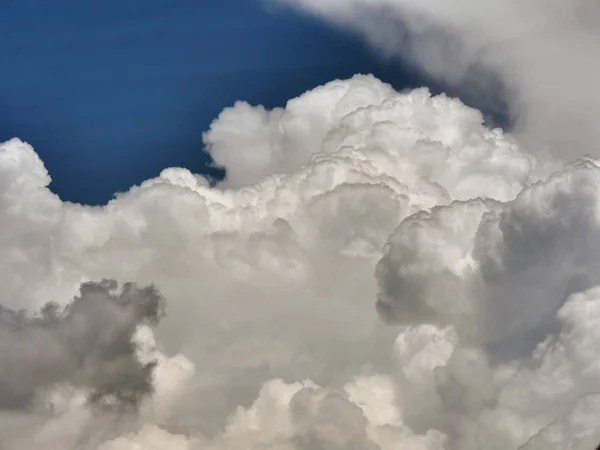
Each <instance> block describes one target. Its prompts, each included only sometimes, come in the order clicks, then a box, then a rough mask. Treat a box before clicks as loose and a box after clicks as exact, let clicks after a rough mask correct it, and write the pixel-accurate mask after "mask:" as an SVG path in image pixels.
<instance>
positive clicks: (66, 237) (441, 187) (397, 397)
mask: <svg viewBox="0 0 600 450" xmlns="http://www.w3.org/2000/svg"><path fill="white" fill-rule="evenodd" d="M205 140H206V143H207V150H208V151H209V152H211V153H212V154H213V155H214V156H215V159H216V160H217V162H218V163H219V164H222V165H224V166H225V168H226V169H227V173H228V179H227V180H225V182H224V183H222V184H220V185H218V186H216V187H211V185H210V184H209V183H208V181H207V180H206V179H204V178H203V177H202V176H199V175H195V174H192V173H190V172H189V171H187V170H185V169H177V168H170V169H167V170H165V171H163V172H162V173H161V175H160V176H159V177H157V178H155V179H152V180H147V181H146V182H144V183H142V184H141V185H140V186H136V187H133V188H132V189H131V190H130V191H129V192H126V193H123V194H120V195H119V196H118V197H117V198H116V199H114V200H113V201H111V202H110V203H109V204H107V205H105V206H102V207H88V206H83V205H76V204H71V203H67V202H62V201H61V200H60V199H59V198H57V197H56V196H55V195H53V194H52V193H51V192H50V191H49V189H48V184H49V182H50V178H49V176H48V174H47V172H46V170H45V168H44V166H43V163H42V162H41V161H40V159H39V158H38V156H37V154H36V153H35V152H34V150H33V149H32V148H31V147H30V146H29V145H27V144H25V143H23V142H21V141H19V140H12V141H9V142H7V143H4V144H1V145H0V180H1V181H0V226H1V227H2V229H3V230H4V231H3V234H2V236H3V237H2V239H1V240H0V256H1V258H0V261H2V263H3V264H4V266H3V270H2V271H1V272H0V281H1V282H2V285H3V297H2V301H1V302H0V303H1V304H2V305H3V307H4V308H5V310H9V309H10V310H11V311H13V312H14V311H19V310H25V311H26V312H27V314H28V315H27V316H26V317H29V319H19V320H20V321H19V320H17V322H16V323H18V324H20V325H19V326H21V328H22V329H23V330H25V331H21V332H16V331H13V330H12V328H10V331H9V328H6V331H4V330H5V326H4V322H2V327H0V330H2V332H5V333H7V339H6V340H3V345H6V348H7V349H12V350H11V351H12V352H13V353H7V354H6V355H7V356H6V357H10V358H14V361H16V363H15V364H16V365H15V366H14V367H15V368H17V369H18V371H16V372H14V374H16V375H15V376H12V375H10V372H0V373H1V375H0V381H1V382H5V381H4V380H8V381H10V383H12V384H11V385H10V386H11V387H10V388H9V389H5V391H6V392H7V393H10V394H11V395H14V393H15V392H16V393H18V392H19V391H18V390H16V389H15V388H14V387H12V386H14V385H16V386H17V387H18V388H19V389H21V390H22V392H24V393H25V394H27V395H25V397H22V399H27V400H28V401H27V407H26V408H25V407H24V405H25V402H24V401H21V402H20V403H17V404H16V406H18V407H12V408H5V409H4V410H3V411H0V435H2V436H3V442H2V444H3V450H4V448H6V449H7V450H26V449H27V450H28V449H30V448H45V449H50V450H64V449H65V448H80V449H84V450H132V449H143V450H152V449H154V448H174V449H182V450H184V449H185V450H197V449H203V450H205V449H208V450H235V449H240V450H241V449H246V448H250V447H252V448H263V449H272V450H282V449H289V450H303V449H308V448H310V449H314V448H317V449H327V450H334V449H342V448H344V449H348V448H357V449H358V448H360V449H370V448H373V449H378V448H379V449H382V450H393V449H400V448H411V449H423V450H458V449H460V450H480V449H481V448H486V449H502V450H506V449H509V450H510V449H514V450H517V449H519V448H520V447H522V446H524V445H534V443H540V445H541V444H547V443H549V444H547V445H548V446H549V447H548V448H556V449H560V448H568V447H569V446H570V445H574V443H580V442H587V441H584V440H582V439H588V438H589V439H591V440H593V439H596V438H600V436H597V435H595V434H594V432H595V431H589V430H588V431H586V430H587V428H586V424H588V423H591V422H590V421H591V420H592V419H593V418H594V417H595V415H596V413H595V410H594V409H593V403H589V402H592V399H593V397H592V394H593V393H594V392H597V391H598V390H599V388H600V386H598V381H597V380H599V379H600V377H598V373H597V371H598V367H597V364H596V362H595V358H594V351H593V349H594V348H597V346H598V345H599V344H600V335H598V332H597V330H599V329H600V327H598V326H597V320H598V317H600V316H598V314H597V313H598V311H600V310H598V308H597V306H598V304H599V303H598V298H599V296H598V291H597V289H598V288H597V285H598V284H600V283H598V280H597V279H596V273H597V272H598V270H597V266H596V261H597V259H596V255H597V254H598V252H597V242H596V241H597V239H596V236H597V234H598V233H597V231H598V217H600V215H599V214H598V205H597V202H596V198H597V197H598V192H597V189H598V186H600V167H599V165H598V163H597V162H596V161H595V160H593V159H585V160H579V161H576V162H573V163H570V164H565V163H563V162H560V161H557V160H554V159H550V158H548V159H546V158H543V157H541V156H540V155H537V156H534V155H533V154H531V153H528V152H527V151H526V150H525V149H524V148H523V147H522V146H521V145H520V144H519V143H518V141H517V140H516V139H515V138H514V137H513V136H511V135H510V134H507V133H504V132H502V131H501V130H497V129H496V130H491V129H488V128H486V127H485V125H484V124H483V117H482V115H481V113H480V112H478V111H476V110H474V109H472V108H469V107H467V106H465V105H464V104H463V103H462V102H461V101H459V100H458V99H454V98H449V97H447V96H445V95H441V96H436V97H432V96H431V95H430V93H429V92H428V91H427V90H426V89H418V90H415V91H411V92H403V93H398V92H395V91H394V90H393V89H391V87H390V86H388V85H385V84H384V83H382V82H380V81H379V80H377V79H375V78H373V77H371V76H362V75H359V76H356V77H354V78H352V79H350V80H338V81H334V82H332V83H329V84H327V85H324V86H321V87H319V88H317V89H315V90H313V91H311V92H308V93H306V94H304V95H303V96H301V97H299V98H298V99H294V100H292V101H290V102H289V104H288V105H287V106H286V107H285V108H283V109H280V110H275V111H266V110H264V109H263V108H260V107H252V106H249V105H247V104H243V103H239V104H237V105H235V106H234V107H233V108H231V109H228V110H226V111H224V112H223V114H222V115H221V116H220V117H219V118H218V119H217V120H216V121H215V122H214V123H213V124H212V126H211V129H210V130H209V131H208V132H207V133H206V136H205ZM246 143H247V145H246ZM102 279H113V280H119V281H120V282H124V281H128V282H131V283H134V284H131V285H125V286H126V288H125V291H123V292H126V293H127V294H120V293H119V292H121V291H118V290H116V286H115V285H114V284H100V285H98V284H83V286H84V290H83V291H82V292H80V293H78V292H79V290H80V287H81V286H82V283H88V282H90V281H93V280H102ZM148 285H152V286H155V287H156V290H157V291H153V290H150V291H146V290H144V288H134V287H127V286H148ZM89 289H91V290H89ZM128 289H129V290H128ZM157 292H160V293H161V297H160V298H161V299H162V295H164V298H166V299H168V305H167V309H166V312H167V314H166V316H165V317H162V318H161V321H160V323H158V324H157V325H156V326H153V325H152V323H146V322H147V319H153V318H154V317H155V316H156V314H155V313H156V312H157V311H158V309H157V308H150V310H149V311H148V310H146V309H144V308H142V309H140V308H139V307H140V306H144V305H148V303H147V302H146V300H148V301H149V300H151V299H155V300H156V299H158V297H156V296H154V295H155V294H156V295H158V294H157ZM150 294H152V295H150ZM90 295H91V297H90ZM123 295H125V297H123ZM73 297H77V298H76V300H75V301H74V302H73V303H72V304H71V306H68V305H69V299H72V298H73ZM92 297H93V298H92ZM57 300H58V301H63V302H64V303H60V304H57V306H56V311H59V312H60V311H62V312H61V313H60V314H58V315H57V316H56V318H55V319H52V317H51V316H50V317H48V316H47V317H46V318H44V317H43V316H41V317H39V318H37V319H33V318H31V317H32V314H34V313H35V312H37V311H40V310H41V308H42V307H43V306H44V305H46V304H47V303H48V302H50V301H57ZM159 303H161V302H159ZM149 304H150V305H155V306H156V305H157V303H156V301H150V303H149ZM76 305H79V306H77V308H75V306H76ZM48 311H49V313H50V312H51V311H50V310H48ZM76 311H79V313H78V315H76V314H75V312H76ZM15 314H16V313H11V317H15ZM77 317H80V318H81V317H82V318H83V319H85V320H84V321H85V322H86V323H87V324H88V325H86V326H85V327H84V326H81V328H79V327H80V325H79V323H80V322H79V320H81V319H78V318H77ZM382 318H383V319H385V321H386V322H388V323H389V324H391V325H392V326H386V325H384V324H383V321H382V320H381V319H382ZM7 320H8V319H7ZM11 320H13V319H11ZM48 321H54V322H52V323H53V324H55V325H53V326H50V327H49V326H48V325H47V323H48ZM11 323H13V322H11ZM6 327H8V322H7V323H6ZM40 329H43V331H40ZM72 330H75V331H72ZM111 331H112V333H109V335H108V338H107V339H108V340H106V341H102V340H97V339H95V338H94V336H96V334H102V333H104V332H111ZM96 332H97V333H96ZM101 332H102V333H101ZM63 333H66V334H67V336H68V337H67V338H64V339H63V338H62V337H61V336H62V335H63ZM4 342H6V344H4ZM19 342H22V343H23V345H20V346H19V345H18V343H19ZM11 343H12V344H14V345H11ZM113 344H114V345H117V347H118V348H119V349H121V350H124V351H123V353H118V355H122V357H123V358H122V359H119V358H117V359H115V357H116V356H115V354H114V353H112V352H111V350H112V349H114V348H115V347H113ZM3 348H4V347H3ZM19 348H21V351H23V350H26V352H29V353H28V354H34V353H35V352H41V353H42V355H43V357H39V358H30V357H25V356H26V355H24V354H23V353H19V352H18V349H19ZM82 354H83V355H86V356H90V357H91V359H89V360H88V359H85V358H84V364H75V363H74V362H73V361H80V359H81V358H80V355H82ZM118 355H117V356H118ZM0 356H1V357H5V356H4V353H2V352H0ZM114 361H120V362H123V364H124V366H123V367H126V368H127V370H128V371H129V369H131V373H132V376H131V378H129V377H126V378H127V379H126V380H124V379H123V378H121V377H120V375H121V374H123V373H124V372H122V371H120V370H116V371H112V370H109V371H108V372H103V370H91V369H90V367H96V366H98V365H99V366H101V367H102V368H106V369H107V370H108V369H109V368H111V367H113V366H112V365H111V364H112V363H113V362H114ZM88 363H89V364H91V366H90V365H87V364H88ZM148 364H152V365H151V367H152V370H151V371H150V372H148V371H144V370H143V368H144V367H147V365H148ZM2 367H4V365H2ZM48 367H50V368H53V370H54V372H48V374H46V375H43V376H42V371H44V373H45V372H47V370H46V368H48ZM119 367H120V366H119ZM128 371H127V372H125V373H130V372H128ZM30 372H31V373H30ZM25 374H27V375H28V376H25ZM8 381H6V382H7V383H8ZM122 382H123V383H125V382H126V383H125V386H144V389H143V392H147V391H148V393H149V394H151V395H144V396H140V397H134V398H140V401H138V402H137V403H136V408H135V409H134V411H129V410H123V409H122V408H98V407H96V406H94V405H90V401H89V400H90V398H94V397H93V396H92V397H90V395H89V393H90V392H101V393H104V392H105V389H104V388H105V387H106V386H109V387H110V389H109V390H108V392H110V393H113V394H115V393H118V392H119V388H120V387H121V386H123V384H122ZM144 383H145V384H144ZM148 383H151V389H149V388H150V385H149V384H148ZM39 393H44V395H43V396H42V399H43V400H44V401H40V400H39V398H40V396H39ZM34 394H35V395H34ZM32 396H33V397H35V398H34V400H35V401H29V399H30V398H32ZM2 398H4V397H2ZM578 402H581V403H578ZM106 403H107V402H104V404H106ZM582 433H587V434H586V435H585V436H584V434H582ZM536 445H537V444H536Z"/></svg>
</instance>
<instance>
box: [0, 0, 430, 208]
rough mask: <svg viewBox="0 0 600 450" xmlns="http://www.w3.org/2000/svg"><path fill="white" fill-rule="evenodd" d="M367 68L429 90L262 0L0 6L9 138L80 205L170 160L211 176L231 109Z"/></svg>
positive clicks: (8, 0) (0, 74)
mask: <svg viewBox="0 0 600 450" xmlns="http://www.w3.org/2000/svg"><path fill="white" fill-rule="evenodd" d="M358 72H362V73H374V74H375V75H377V76H379V77H380V78H382V79H384V80H386V81H388V82H392V83H393V84H394V85H395V86H397V87H400V88H402V87H405V86H408V85H418V84H419V81H418V80H415V79H414V78H410V79H409V78H408V77H407V75H406V73H405V72H404V71H403V69H402V68H401V67H400V66H399V65H396V66H392V65H389V64H385V63H384V62H383V61H380V60H378V59H377V58H376V57H375V56H374V55H372V54H371V52H369V51H368V50H367V49H366V48H365V47H364V46H363V45H362V44H361V43H360V42H359V41H358V40H356V39H353V38H352V37H351V36H349V35H346V34H344V33H342V32H340V31H339V30H334V29H331V28H329V27H328V26H327V25H325V24H322V23H320V22H317V21H315V20H312V19H309V18H307V17H302V16H300V15H297V14H295V13H293V12H291V11H283V10H277V11H271V12H267V11H266V10H265V9H264V8H263V6H262V5H261V3H260V1H259V0H85V1H82V0H52V1H44V0H3V1H2V2H0V141H5V140H7V139H9V138H12V137H20V138H22V139H23V140H26V141H28V142H29V143H31V144H32V145H33V146H34V147H35V149H36V151H37V152H38V153H39V154H40V156H41V157H42V159H43V160H44V162H45V164H46V167H47V168H48V169H49V171H50V174H51V176H52V178H53V183H52V185H51V188H52V189H53V190H54V191H55V192H57V193H58V194H59V195H60V196H61V197H62V198H63V199H65V200H70V201H75V202H81V203H88V204H101V203H105V202H106V201H108V200H109V199H110V198H111V197H112V195H113V193H114V192H116V191H123V190H126V189H127V188H129V187H130V186H131V185H133V184H137V183H140V182H141V181H143V180H145V179H147V178H149V177H153V176H156V175H158V173H160V171H161V170H162V169H163V168H165V167H169V166H183V167H188V168H190V169H191V170H193V171H195V172H204V173H206V172H207V169H206V164H207V157H206V155H205V154H203V152H202V132H203V131H205V130H206V129H207V128H208V126H209V124H210V122H211V120H212V119H214V118H215V117H216V116H217V115H218V113H219V112H220V111H221V110H222V109H223V108H224V107H227V106H230V105H232V104H233V102H234V101H236V100H247V101H249V102H251V103H253V104H258V103H260V104H264V105H265V106H267V107H273V106H279V105H283V104H285V102H286V100H287V99H289V98H292V97H295V96H297V95H299V94H300V93H302V92H304V91H305V90H307V89H310V88H312V87H314V86H317V85H320V84H323V83H325V82H327V81H329V80H331V79H334V78H344V77H348V76H351V75H353V74H354V73H358ZM208 172H210V171H208ZM213 173H214V172H213Z"/></svg>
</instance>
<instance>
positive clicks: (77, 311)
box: [0, 280, 162, 409]
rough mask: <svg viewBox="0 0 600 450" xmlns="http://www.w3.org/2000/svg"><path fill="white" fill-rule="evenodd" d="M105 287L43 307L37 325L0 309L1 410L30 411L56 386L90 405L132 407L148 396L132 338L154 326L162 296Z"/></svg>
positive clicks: (145, 368) (147, 368)
mask: <svg viewBox="0 0 600 450" xmlns="http://www.w3.org/2000/svg"><path fill="white" fill-rule="evenodd" d="M116 289H117V284H116V282H114V281H111V280H106V281H103V282H101V283H85V284H83V285H82V286H81V288H80V294H79V296H77V297H76V298H75V299H74V300H73V302H72V303H70V304H69V305H68V306H67V307H66V308H65V309H64V310H61V309H60V307H59V306H58V304H56V303H49V304H47V305H46V306H45V307H44V308H43V309H42V311H41V313H40V315H39V316H38V317H28V316H26V315H25V313H24V312H23V311H20V312H16V311H12V310H9V309H6V308H1V307H0V337H1V339H0V341H1V342H2V343H1V344H0V364H1V365H2V368H3V369H2V372H1V374H0V408H3V409H15V408H18V409H23V408H29V407H32V406H34V405H33V402H34V401H35V397H36V394H40V393H42V392H43V391H45V390H47V389H49V388H51V387H53V386H56V385H60V384H69V385H70V386H72V387H76V388H81V389H84V390H87V391H89V401H90V402H92V403H98V402H103V403H104V402H105V401H108V402H117V403H119V404H123V403H124V404H128V405H132V406H136V405H137V404H138V402H139V401H140V400H141V398H142V397H143V396H144V395H145V394H148V393H149V392H150V391H151V389H152V383H151V372H152V368H153V363H152V362H148V363H146V364H142V363H141V362H140V361H139V359H138V358H136V345H135V342H134V340H133V336H134V333H135V332H136V329H137V327H138V326H139V325H141V324H144V323H155V322H156V321H157V320H158V319H159V317H160V315H161V312H162V304H161V303H162V299H161V297H160V294H158V292H156V290H155V289H153V288H152V287H148V288H144V289H140V288H138V287H137V286H135V285H133V284H126V285H125V286H124V287H123V289H122V290H121V291H120V292H118V293H117V292H115V290H116Z"/></svg>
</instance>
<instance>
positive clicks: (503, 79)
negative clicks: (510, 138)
mask: <svg viewBox="0 0 600 450" xmlns="http://www.w3.org/2000/svg"><path fill="white" fill-rule="evenodd" d="M265 1H267V2H275V3H279V4H284V5H291V6H292V7H294V8H297V9H299V10H300V11H305V12H308V13H309V14H312V15H316V16H317V17H320V18H323V19H326V20H328V21H330V22H333V23H335V24H336V25H341V26H343V27H345V28H347V29H349V30H352V31H353V32H356V33H358V34H360V35H361V36H363V37H364V38H365V39H366V40H367V41H368V42H369V43H370V44H371V45H372V46H373V47H375V48H376V49H377V50H378V51H379V52H380V53H382V54H384V55H386V56H387V57H396V56H399V57H401V58H402V60H403V61H404V62H407V63H411V64H413V65H415V66H416V67H417V68H419V69H421V70H422V71H424V72H425V73H426V74H428V75H430V76H433V77H434V78H435V79H437V80H440V81H441V82H442V83H443V84H445V85H447V86H454V87H456V86H458V87H459V90H460V91H462V92H463V93H464V95H465V96H467V97H470V98H471V99H472V101H473V102H474V103H475V104H477V106H478V107H481V108H483V107H490V108H491V109H494V108H495V107H497V103H498V95H497V92H498V90H500V89H499V87H498V84H501V85H502V89H501V90H502V94H503V95H502V96H505V97H508V99H509V102H510V105H511V109H512V116H513V117H512V118H513V119H514V120H515V121H516V123H517V132H518V134H519V136H520V138H521V140H522V141H525V142H526V143H527V144H528V145H529V146H530V147H531V148H536V149H538V150H542V149H544V148H546V147H550V149H551V150H552V152H553V153H554V154H558V155H563V156H564V157H567V158H573V157H579V156H583V155H585V154H592V155H594V156H598V148H599V147H598V144H599V143H600V133H599V131H598V127H597V126H596V124H595V117H597V116H598V114H599V112H600V95H599V94H598V93H597V92H590V90H589V89H588V88H587V86H590V85H593V84H594V81H595V78H594V75H593V74H595V73H597V71H598V69H599V68H600V58H599V57H598V52H597V51H596V48H597V47H598V45H599V44H600V32H599V28H598V23H599V22H600V7H599V6H598V4H597V3H595V2H590V1H587V0H574V1H570V2H562V1H554V0H551V1H547V0H530V1H528V2H527V3H523V2H521V1H519V0H508V1H503V2H497V1H495V0H483V1H482V0H451V1H447V0H323V1H320V0H265ZM490 72H491V73H490ZM498 79H499V81H500V83H499V82H498V81H497V80H498ZM490 103H491V104H490Z"/></svg>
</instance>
